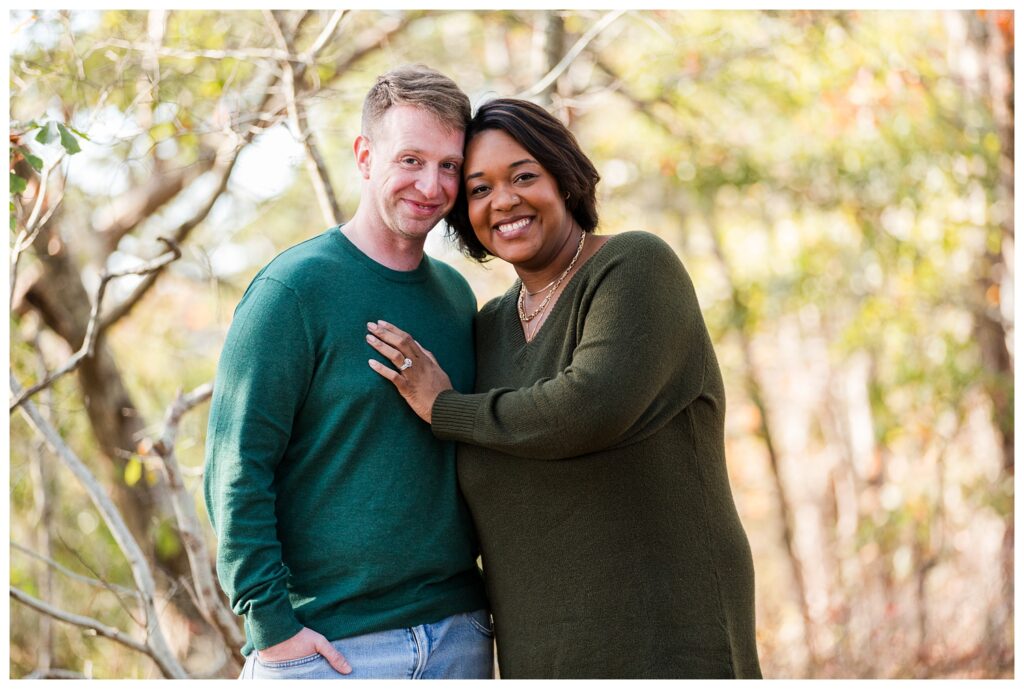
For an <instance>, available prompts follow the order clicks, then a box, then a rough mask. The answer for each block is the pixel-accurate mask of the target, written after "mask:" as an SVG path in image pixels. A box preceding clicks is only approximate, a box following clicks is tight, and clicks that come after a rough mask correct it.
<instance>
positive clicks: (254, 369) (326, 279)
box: [204, 66, 493, 679]
mask: <svg viewBox="0 0 1024 689" xmlns="http://www.w3.org/2000/svg"><path fill="white" fill-rule="evenodd" d="M469 118H470V106H469V99H468V98H467V97H466V95H465V94H464V93H463V92H462V91H461V90H459V88H458V87H457V86H456V85H455V84H454V83H453V82H452V81H451V80H450V79H448V78H447V77H445V76H444V75H441V74H439V73H437V72H435V71H434V70H431V69H429V68H426V67H423V66H414V67H405V68H399V69H396V70H394V71H392V72H389V73H387V74H385V75H383V76H381V77H378V79H377V82H376V84H375V85H374V86H373V88H372V89H371V90H370V92H369V94H368V95H367V97H366V101H365V102H364V105H363V119H362V133H361V134H360V136H359V137H358V138H356V140H355V144H354V149H355V158H356V164H357V166H358V168H359V171H360V173H361V174H362V179H363V181H362V191H361V196H360V200H359V207H358V208H357V210H356V212H355V214H354V215H353V217H352V219H351V221H350V222H348V223H346V224H344V225H342V226H340V227H334V228H331V229H329V230H328V231H326V232H325V233H323V234H321V235H319V236H317V237H314V238H312V239H309V240H306V241H305V242H302V243H300V244H298V245H296V246H294V247H292V248H290V249H288V250H286V251H285V252H283V253H282V254H280V255H279V256H278V257H277V258H275V259H274V260H273V261H271V263H270V264H269V265H267V266H266V267H265V268H264V269H263V270H262V271H260V273H259V274H257V275H256V277H255V278H254V279H253V282H252V284H250V285H249V288H248V289H247V290H246V292H245V295H244V296H243V297H242V300H241V302H240V303H239V305H238V307H237V309H236V310H235V315H234V320H233V321H232V324H231V328H230V330H229V332H228V335H227V339H226V341H225V343H224V349H223V352H222V354H221V358H220V364H219V367H218V371H217V380H216V384H215V387H214V396H213V401H212V405H211V410H210V422H209V431H208V434H207V445H206V476H205V482H204V492H205V497H206V504H207V506H208V508H209V513H210V521H211V523H212V524H213V526H214V529H215V530H216V532H217V535H218V539H219V547H218V553H217V571H218V576H219V578H220V581H221V584H222V585H223V587H224V590H225V591H226V592H227V594H228V597H229V598H230V600H231V605H232V607H233V609H234V611H235V612H236V613H237V614H239V615H242V616H244V618H245V631H246V638H247V642H246V646H245V648H243V649H242V652H243V653H244V654H246V656H247V658H246V663H245V667H244V669H243V671H242V677H243V678H257V679H258V678H277V677H280V678H327V677H340V676H342V675H347V676H349V677H352V678H401V677H410V678H411V677H424V678H442V677H448V678H489V677H491V676H492V657H493V656H492V651H491V643H492V634H493V632H492V628H491V626H490V620H489V616H488V613H487V611H486V599H485V597H484V593H483V586H482V581H481V577H480V572H479V570H478V569H477V566H476V560H475V557H476V543H475V536H474V535H473V529H472V522H471V518H470V516H469V514H468V511H467V510H466V507H465V504H464V503H463V501H462V498H461V496H460V495H459V493H458V488H457V484H456V475H455V457H454V447H453V445H452V444H450V443H443V442H440V441H438V440H436V439H435V438H434V436H433V435H432V433H431V431H430V427H429V426H428V425H426V424H424V423H423V422H422V421H420V420H419V419H418V418H417V417H416V415H415V414H413V412H412V411H411V410H410V409H409V408H408V406H407V405H406V404H405V402H404V401H403V400H402V398H401V397H399V396H398V395H395V394H394V390H392V389H391V387H390V383H388V382H387V381H386V380H384V379H383V378H381V377H380V376H379V375H377V374H376V373H374V372H373V370H372V369H370V368H369V367H368V366H367V365H366V362H367V359H368V358H370V357H371V356H376V353H375V352H374V351H373V350H372V349H370V347H369V346H368V344H367V343H366V340H365V339H364V334H365V333H366V324H367V323H368V322H370V321H376V320H377V319H385V320H388V321H390V322H394V323H402V324H405V327H408V328H409V330H410V331H411V332H415V333H417V337H418V338H419V341H420V342H421V343H422V344H423V346H424V347H426V348H427V349H429V350H431V351H432V352H434V355H435V356H436V357H437V358H438V360H439V361H440V362H441V363H442V365H444V367H445V370H447V371H449V372H450V373H452V376H451V377H452V383H453V385H454V386H455V387H456V388H459V389H462V390H466V391H469V390H470V388H471V387H472V383H473V373H474V371H473V366H474V363H473V350H472V347H473V340H472V320H473V316H474V313H475V310H476V301H475V299H474V297H473V293H472V291H471V289H470V288H469V285H468V284H467V283H466V281H465V280H464V279H463V278H462V277H461V276H460V275H459V274H458V273H457V272H456V271H454V270H453V269H452V268H451V267H449V266H447V265H445V264H443V263H440V262H438V261H434V260H432V259H430V258H429V257H427V256H425V255H424V253H423V244H424V242H425V240H426V238H427V233H428V232H430V230H431V229H432V228H433V227H434V225H436V224H437V222H438V221H439V220H440V219H441V218H442V217H443V216H444V215H445V214H446V213H447V212H448V211H449V210H450V209H451V207H452V205H453V203H454V201H455V198H456V196H457V194H458V188H459V185H460V184H461V183H462V182H461V163H462V144H463V135H464V131H465V128H466V125H467V124H468V122H469Z"/></svg>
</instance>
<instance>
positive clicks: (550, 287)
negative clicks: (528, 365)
mask: <svg viewBox="0 0 1024 689" xmlns="http://www.w3.org/2000/svg"><path fill="white" fill-rule="evenodd" d="M586 240H587V233H586V232H583V231H582V230H581V231H580V244H579V246H577V247H576V254H575V255H574V256H573V257H572V260H571V261H569V265H568V266H566V268H565V270H563V271H562V274H561V275H559V276H558V279H557V280H553V281H552V282H549V283H548V284H547V285H545V286H544V287H541V288H540V289H539V290H537V291H536V292H527V290H526V284H525V283H523V284H522V285H521V286H520V289H519V320H521V321H522V322H523V323H524V324H525V323H529V322H530V321H532V320H533V319H534V318H536V317H537V316H539V315H541V314H542V313H544V309H546V308H547V306H548V303H550V301H551V297H553V296H554V294H555V292H556V291H557V290H558V286H559V285H561V284H562V280H564V279H565V276H566V275H568V274H569V271H570V270H572V267H573V266H574V265H576V261H577V260H578V259H579V257H580V254H581V253H583V243H584V242H585V241H586ZM545 289H547V294H545V295H544V300H543V301H541V303H540V306H538V307H537V308H535V309H534V310H533V311H532V312H530V313H526V306H525V302H526V295H527V294H529V295H530V296H531V297H532V296H533V295H535V294H540V293H541V292H542V291H544V290H545ZM525 329H526V330H527V338H526V339H527V341H529V339H530V334H529V328H528V327H526V328H525ZM535 333H536V331H534V334H535Z"/></svg>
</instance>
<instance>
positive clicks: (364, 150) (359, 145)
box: [352, 134, 371, 179]
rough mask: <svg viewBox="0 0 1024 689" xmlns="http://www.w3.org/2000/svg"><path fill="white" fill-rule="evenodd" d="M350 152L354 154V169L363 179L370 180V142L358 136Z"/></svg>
mask: <svg viewBox="0 0 1024 689" xmlns="http://www.w3.org/2000/svg"><path fill="white" fill-rule="evenodd" d="M352 150H353V151H354V152H355V154H356V167H358V168H359V172H360V173H362V175H363V179H370V157H371V153H370V140H369V139H367V138H366V137H365V136H363V135H362V134H360V135H359V136H357V137H356V140H355V143H353V144H352Z"/></svg>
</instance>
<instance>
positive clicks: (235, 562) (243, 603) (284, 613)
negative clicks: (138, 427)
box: [203, 278, 313, 649]
mask: <svg viewBox="0 0 1024 689" xmlns="http://www.w3.org/2000/svg"><path fill="white" fill-rule="evenodd" d="M312 371H313V349H312V346H311V343H310V335H309V332H308V328H307V327H306V323H305V321H304V320H303V318H302V313H301V310H300V307H299V303H298V301H297V299H296V296H295V294H294V293H293V292H292V290H291V289H289V288H288V287H286V286H285V285H283V284H281V283H279V282H277V281H276V280H274V279H272V278H262V279H257V281H256V282H254V283H253V285H252V287H251V288H250V289H249V290H248V292H247V294H246V295H245V296H244V297H243V299H242V302H241V303H240V304H239V306H238V308H237V310H236V312H235V317H234V320H233V321H232V324H231V327H230V329H229V331H228V335H227V338H226V339H225V342H224V348H223V350H222V352H221V357H220V363H219V365H218V369H217V377H216V383H215V385H214V395H213V400H212V402H211V407H210V421H209V431H208V434H207V441H206V470H205V476H204V484H203V490H204V495H205V498H206V505H207V509H208V511H209V515H210V523H211V524H212V525H213V527H214V530H215V531H216V533H217V537H218V548H217V574H218V578H219V579H220V582H221V585H222V586H223V588H224V591H225V592H226V593H227V595H228V598H229V600H230V602H231V607H232V609H233V610H234V611H235V614H237V615H243V616H244V617H245V621H246V626H247V628H248V631H249V633H250V640H251V641H252V642H253V644H254V645H255V646H256V648H258V649H260V648H266V647H268V646H272V645H274V644H276V643H279V642H281V641H284V640H286V639H288V638H290V637H291V636H294V635H295V634H296V633H298V632H299V630H300V629H301V628H302V625H301V624H300V623H299V621H298V619H297V618H296V616H295V613H294V611H293V609H292V606H291V603H290V601H289V598H288V591H287V586H286V583H287V579H288V576H289V572H288V567H287V566H286V565H285V564H284V562H283V561H282V555H281V544H280V542H279V541H278V538H277V519H276V516H275V512H274V503H275V500H276V498H277V495H276V494H275V488H274V470H275V468H276V466H277V464H278V462H279V461H280V460H281V458H282V456H283V455H284V452H285V449H286V448H287V446H288V440H289V438H290V437H291V430H292V423H293V420H294V418H295V414H296V412H297V411H298V409H299V407H300V406H301V404H302V401H303V399H304V397H305V395H306V392H307V390H308V386H309V383H310V380H311V377H312Z"/></svg>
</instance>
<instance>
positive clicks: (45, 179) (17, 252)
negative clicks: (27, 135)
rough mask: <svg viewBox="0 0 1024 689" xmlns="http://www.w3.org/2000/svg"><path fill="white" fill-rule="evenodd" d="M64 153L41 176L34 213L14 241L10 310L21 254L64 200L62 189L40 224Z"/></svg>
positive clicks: (33, 207) (33, 206)
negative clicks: (47, 197)
mask: <svg viewBox="0 0 1024 689" xmlns="http://www.w3.org/2000/svg"><path fill="white" fill-rule="evenodd" d="M64 155H65V154H64V153H61V154H60V156H59V157H58V158H57V160H55V161H54V162H53V163H51V164H50V165H49V166H47V167H46V169H44V170H43V172H42V173H41V174H40V175H39V178H40V181H39V187H38V189H37V190H36V197H35V202H34V203H33V205H32V212H31V213H30V214H29V217H28V221H27V222H26V223H25V227H24V228H22V230H21V232H19V233H18V236H17V238H16V239H15V240H14V246H13V247H12V248H11V292H10V295H9V301H8V304H7V306H8V308H10V307H11V306H12V305H13V304H14V285H15V283H16V282H17V279H18V261H19V260H20V259H21V254H22V253H23V252H24V251H25V250H26V249H27V248H28V247H29V246H31V245H32V242H33V241H34V240H35V238H36V235H38V234H39V229H40V228H41V227H42V226H43V225H45V224H46V221H47V220H49V219H50V217H51V216H52V215H53V213H54V211H55V210H56V209H57V206H59V205H60V203H61V201H63V199H64V190H63V189H61V193H60V196H58V198H57V201H56V203H54V204H52V205H51V206H50V208H48V209H47V211H46V214H45V216H43V220H42V221H41V222H40V213H41V212H42V209H43V206H44V205H46V191H47V187H48V186H49V183H50V173H51V172H52V171H53V169H54V168H55V167H57V166H58V165H59V164H60V162H61V161H62V160H64Z"/></svg>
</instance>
